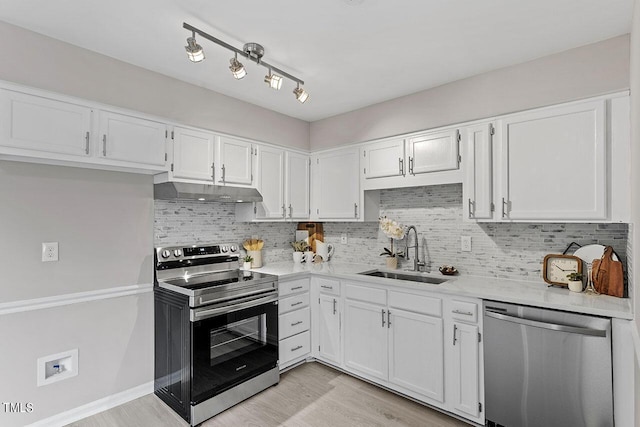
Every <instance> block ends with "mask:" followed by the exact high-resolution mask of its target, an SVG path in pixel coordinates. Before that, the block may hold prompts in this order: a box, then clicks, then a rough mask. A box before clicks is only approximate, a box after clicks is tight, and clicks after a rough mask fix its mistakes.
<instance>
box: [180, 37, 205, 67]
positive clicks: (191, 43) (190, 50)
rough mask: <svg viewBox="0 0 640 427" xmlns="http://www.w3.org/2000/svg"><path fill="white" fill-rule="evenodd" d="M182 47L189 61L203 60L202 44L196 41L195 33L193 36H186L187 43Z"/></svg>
mask: <svg viewBox="0 0 640 427" xmlns="http://www.w3.org/2000/svg"><path fill="white" fill-rule="evenodd" d="M184 48H185V49H186V51H187V57H188V58H189V60H190V61H191V62H202V61H203V60H204V50H202V46H200V45H199V44H198V43H196V38H195V34H194V35H193V37H189V38H187V45H186V46H185V47H184Z"/></svg>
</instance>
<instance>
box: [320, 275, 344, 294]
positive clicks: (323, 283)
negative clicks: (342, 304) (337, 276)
mask: <svg viewBox="0 0 640 427" xmlns="http://www.w3.org/2000/svg"><path fill="white" fill-rule="evenodd" d="M316 280H317V281H318V289H320V292H322V293H323V294H332V295H340V282H339V281H337V280H329V279H322V278H318V279H316Z"/></svg>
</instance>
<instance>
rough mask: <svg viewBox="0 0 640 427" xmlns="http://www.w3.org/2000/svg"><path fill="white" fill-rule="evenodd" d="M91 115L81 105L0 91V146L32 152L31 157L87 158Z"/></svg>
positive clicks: (87, 108)
mask: <svg viewBox="0 0 640 427" xmlns="http://www.w3.org/2000/svg"><path fill="white" fill-rule="evenodd" d="M91 113H92V110H91V108H89V107H86V106H83V105H77V104H73V103H69V102H62V101H57V100H55V99H49V98H44V97H40V96H33V95H28V94H25V93H21V92H14V91H11V90H5V89H2V90H0V138H1V139H0V146H4V147H13V148H16V149H20V150H31V151H33V152H34V153H32V154H33V155H34V156H37V152H42V153H43V155H46V154H44V153H58V154H64V155H68V156H81V157H88V156H90V155H92V152H91V143H90V132H91ZM2 151H3V152H8V153H9V154H19V153H18V152H11V151H10V150H9V151H7V150H2Z"/></svg>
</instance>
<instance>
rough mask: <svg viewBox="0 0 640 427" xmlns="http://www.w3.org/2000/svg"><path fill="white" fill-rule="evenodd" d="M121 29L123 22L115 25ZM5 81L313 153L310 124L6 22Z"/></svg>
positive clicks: (1, 71) (0, 28)
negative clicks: (120, 25)
mask: <svg viewBox="0 0 640 427" xmlns="http://www.w3.org/2000/svg"><path fill="white" fill-rule="evenodd" d="M113 24H114V25H117V23H113ZM0 54H1V55H2V57H3V58H4V60H3V61H2V66H1V67H0V79H3V80H8V81H11V82H15V83H22V84H25V85H28V86H33V87H37V88H42V89H47V90H50V91H53V92H59V93H63V94H67V95H72V96H77V97H80V98H84V99H89V100H94V101H98V102H104V103H106V104H110V105H114V106H118V107H123V108H130V109H132V110H135V111H141V112H145V113H148V114H155V115H158V116H160V117H166V118H169V119H173V120H175V121H178V122H180V123H183V124H187V125H191V126H197V127H202V128H205V129H211V130H217V131H219V132H225V133H229V134H233V135H238V136H243V137H247V138H253V139H256V140H258V141H264V142H270V143H273V144H279V145H284V146H289V147H294V148H302V149H309V123H308V122H305V121H303V120H299V119H294V118H292V117H289V116H285V115H283V114H280V113H276V112H274V111H270V110H267V109H265V108H261V107H258V106H256V105H253V104H249V103H246V102H243V101H240V100H237V99H234V98H230V97H228V96H225V95H222V94H220V93H217V92H213V91H211V90H206V89H203V88H201V87H198V86H194V85H191V84H188V83H185V82H182V81H179V80H176V79H173V78H170V77H167V76H164V75H162V74H159V73H155V72H152V71H149V70H145V69H143V68H140V67H136V66H134V65H131V64H127V63H125V62H121V61H118V60H115V59H113V58H110V57H107V56H104V55H100V54H98V53H95V52H92V51H90V50H86V49H82V48H79V47H76V46H73V45H70V44H68V43H64V42H61V41H58V40H55V39H52V38H50V37H46V36H43V35H40V34H37V33H34V32H31V31H28V30H25V29H23V28H20V27H16V26H13V25H10V24H7V23H5V22H1V21H0Z"/></svg>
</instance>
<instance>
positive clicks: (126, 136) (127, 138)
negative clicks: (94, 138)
mask: <svg viewBox="0 0 640 427" xmlns="http://www.w3.org/2000/svg"><path fill="white" fill-rule="evenodd" d="M99 118H100V119H99V122H100V125H99V136H100V145H99V151H98V154H99V155H100V156H102V157H104V158H106V159H112V160H121V161H128V162H135V163H143V164H147V165H156V166H164V165H165V163H166V148H165V143H166V137H167V126H166V125H165V124H164V123H159V122H154V121H151V120H145V119H140V118H137V117H132V116H127V115H123V114H118V113H114V112H111V111H103V110H101V111H100V112H99Z"/></svg>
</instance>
